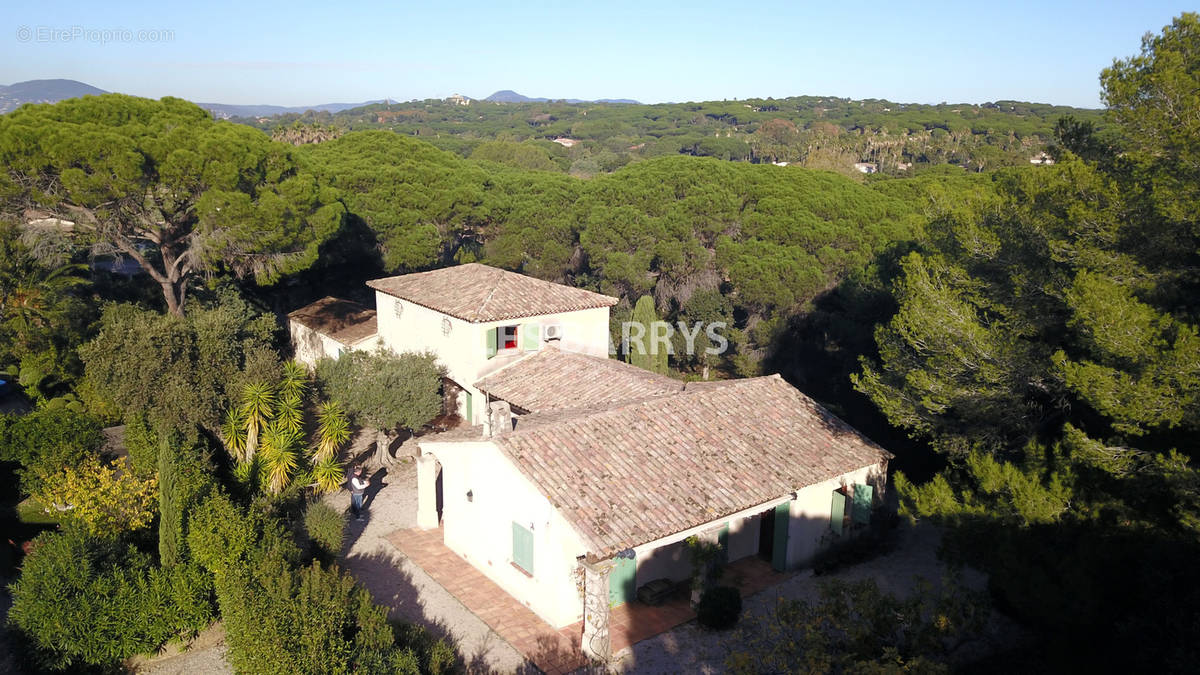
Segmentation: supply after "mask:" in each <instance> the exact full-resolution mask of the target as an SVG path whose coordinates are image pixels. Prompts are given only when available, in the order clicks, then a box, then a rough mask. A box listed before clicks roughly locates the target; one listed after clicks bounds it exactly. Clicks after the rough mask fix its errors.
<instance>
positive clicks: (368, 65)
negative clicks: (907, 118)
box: [0, 0, 1189, 107]
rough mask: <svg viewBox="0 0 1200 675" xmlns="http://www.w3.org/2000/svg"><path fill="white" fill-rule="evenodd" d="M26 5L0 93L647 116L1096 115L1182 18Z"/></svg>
mask: <svg viewBox="0 0 1200 675" xmlns="http://www.w3.org/2000/svg"><path fill="white" fill-rule="evenodd" d="M16 4H17V3H12V4H11V5H10V6H9V7H7V8H6V9H5V10H4V12H3V13H2V14H3V16H2V17H0V23H2V24H4V25H2V26H0V84H12V83H13V82H18V81H22V80H30V79H43V78H60V77H61V78H68V79H75V80H81V81H83V82H87V83H88V84H92V85H95V86H97V87H100V88H102V89H107V90H110V91H121V92H125V93H129V94H136V95H139V96H149V97H154V98H157V97H160V96H166V95H173V96H181V97H183V98H187V99H191V100H193V101H203V102H217V103H247V104H248V103H271V104H279V105H315V104H319V103H327V102H357V101H363V100H368V99H379V98H383V97H390V98H393V99H398V100H408V99H413V98H434V97H438V98H440V97H445V96H448V95H450V94H452V93H456V92H457V93H463V94H466V95H467V96H472V97H484V96H487V95H488V94H491V93H492V92H493V91H496V90H498V89H513V90H515V91H518V92H520V93H522V94H525V95H527V96H550V97H555V98H560V97H561V98H584V99H591V98H617V97H621V98H635V99H638V100H640V101H644V102H659V101H701V100H714V99H717V100H719V99H726V98H728V99H733V98H747V97H767V96H774V97H782V96H793V95H801V94H813V95H834V96H846V97H851V98H886V99H890V100H893V101H900V102H920V103H938V102H941V101H948V102H973V103H977V102H983V101H994V100H999V99H1017V100H1026V101H1037V102H1048V103H1057V104H1064V105H1075V106H1085V107H1098V106H1099V105H1100V97H1099V83H1098V79H1097V78H1098V75H1099V73H1100V70H1101V69H1103V68H1105V67H1107V66H1108V65H1110V64H1111V63H1112V60H1113V59H1114V58H1116V57H1126V56H1131V55H1133V54H1135V53H1137V51H1138V49H1139V44H1140V39H1141V36H1142V35H1143V34H1144V33H1146V32H1147V31H1151V32H1158V31H1160V30H1161V29H1162V27H1163V26H1165V25H1167V24H1168V23H1170V21H1171V19H1172V18H1173V17H1175V16H1177V15H1179V14H1180V13H1182V12H1183V11H1186V10H1188V9H1189V8H1188V7H1187V6H1185V5H1183V4H1181V3H1179V2H1170V3H1168V2H1158V1H1156V0H1146V1H1137V0H1125V1H1124V2H1080V1H1065V0H1064V1H1059V2H1055V1H1054V0H1047V2H1044V3H1042V2H1015V1H1014V2H989V3H979V2H970V1H969V0H968V1H967V2H962V1H959V2H941V1H928V2H922V3H901V2H894V1H893V2H880V3H874V2H866V1H860V2H845V1H842V2H838V1H836V0H832V1H831V0H823V1H821V2H806V1H801V0H798V1H793V2H776V1H771V2H754V1H752V0H751V1H743V2H730V1H729V0H725V1H723V2H707V1H706V0H696V1H693V2H653V1H651V0H643V1H641V2H625V1H624V0H602V1H600V2H520V3H515V2H504V1H501V0H492V1H488V0H466V1H462V2H456V3H438V2H436V0H435V1H432V2H431V1H429V0H426V1H425V2H420V3H410V2H369V1H363V0H360V1H358V2H351V3H346V4H345V5H344V6H339V5H340V4H341V3H338V2H331V1H329V0H326V1H325V2H319V3H307V2H289V3H278V4H277V3H270V2H264V1H258V2H256V1H254V0H249V1H246V0H243V1H242V2H225V1H223V0H212V1H209V2H205V3H186V4H181V5H180V6H177V7H172V6H170V5H171V4H173V3H171V2H169V0H168V2H163V1H162V0H155V1H154V2H124V3H119V2H96V1H95V0H89V1H88V2H55V1H53V0H51V1H46V0H42V1H40V2H36V3H33V2H29V3H20V4H19V5H17V6H12V5H16ZM106 30H108V31H120V30H124V31H128V33H125V34H121V33H119V32H114V33H111V34H109V35H107V36H106V35H105V34H104V33H103V32H102V31H106ZM140 31H170V34H169V35H167V36H166V38H165V39H164V38H163V37H161V36H159V37H157V38H156V37H155V36H154V35H153V34H150V35H148V36H146V38H144V39H143V38H141V37H139V32H140ZM106 40H107V41H106Z"/></svg>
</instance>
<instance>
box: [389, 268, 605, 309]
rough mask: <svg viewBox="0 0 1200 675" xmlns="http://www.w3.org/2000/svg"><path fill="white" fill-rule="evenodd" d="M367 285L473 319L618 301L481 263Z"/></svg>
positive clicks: (588, 306)
mask: <svg viewBox="0 0 1200 675" xmlns="http://www.w3.org/2000/svg"><path fill="white" fill-rule="evenodd" d="M367 285H368V286H370V287H371V288H374V289H375V290H377V291H381V292H383V293H387V294H388V295H394V296H396V297H398V298H402V299H404V300H408V301H409V302H415V303H416V304H418V305H421V306H424V307H428V308H430V309H433V310H437V311H439V312H442V313H443V314H449V315H450V316H454V317H458V318H460V319H463V320H465V321H470V322H472V323H480V322H485V321H500V320H503V319H518V318H521V317H526V316H541V315H544V314H556V313H558V312H571V311H575V310H580V309H592V308H595V307H611V306H612V305H614V304H616V302H617V299H616V298H613V297H609V296H607V295H601V294H599V293H593V292H591V291H587V290H584V289H582V288H575V287H573V286H564V285H562V284H555V283H551V282H549V281H542V280H541V279H535V278H533V277H527V276H525V275H524V274H517V273H516V272H509V271H506V270H502V269H498V268H496V267H489V266H487V265H483V264H480V263H468V264H466V265H457V266H455V267H446V268H444V269H440V270H433V271H431V272H417V273H415V274H404V275H401V276H398V277H387V278H385V279H375V280H372V281H368V282H367Z"/></svg>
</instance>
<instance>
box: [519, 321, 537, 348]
mask: <svg viewBox="0 0 1200 675" xmlns="http://www.w3.org/2000/svg"><path fill="white" fill-rule="evenodd" d="M541 328H542V327H541V324H536V323H527V324H525V325H524V326H521V349H523V350H524V351H527V352H532V351H534V350H536V349H537V348H538V347H540V346H541V342H542V331H541Z"/></svg>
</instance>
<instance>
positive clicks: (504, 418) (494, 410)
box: [485, 401, 513, 438]
mask: <svg viewBox="0 0 1200 675" xmlns="http://www.w3.org/2000/svg"><path fill="white" fill-rule="evenodd" d="M512 429H513V414H512V407H511V406H510V405H508V401H492V404H491V406H489V407H488V420H487V428H486V429H485V431H486V433H487V436H488V437H489V438H491V437H493V436H499V435H500V434H502V433H504V432H506V431H512Z"/></svg>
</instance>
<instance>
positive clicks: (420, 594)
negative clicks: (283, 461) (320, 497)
mask: <svg viewBox="0 0 1200 675" xmlns="http://www.w3.org/2000/svg"><path fill="white" fill-rule="evenodd" d="M401 454H403V451H400V452H397V455H401ZM368 472H369V473H370V469H369V468H368ZM381 474H382V472H380V473H371V487H370V488H368V490H367V502H366V508H367V514H368V517H367V520H366V522H357V521H355V520H353V519H351V521H350V527H349V528H348V530H347V541H346V547H345V549H344V550H343V553H342V565H343V566H344V567H345V568H346V569H347V570H349V571H350V573H351V574H353V575H354V577H355V579H357V580H358V582H359V583H360V584H362V585H363V586H365V587H366V588H367V589H368V590H369V591H371V595H372V596H374V598H375V602H377V603H379V604H381V605H384V606H386V607H388V608H389V609H390V612H389V615H390V616H391V617H392V618H396V619H403V620H405V621H409V622H412V623H416V624H419V625H421V626H424V627H426V628H427V629H429V630H430V631H431V632H433V634H434V635H437V636H439V637H444V638H447V639H448V641H449V642H451V643H452V644H453V646H455V647H456V648H457V650H458V653H459V654H461V655H462V657H463V659H464V661H465V662H466V668H467V671H468V672H470V673H492V672H505V673H507V672H513V671H516V670H524V669H525V668H526V664H525V659H524V657H522V656H521V654H520V652H518V651H517V650H515V649H513V647H512V646H511V645H509V644H508V643H507V642H505V641H504V640H503V639H501V638H500V636H499V635H497V634H496V633H495V632H494V631H492V629H491V628H489V627H488V626H487V624H485V623H484V622H483V620H481V619H480V618H479V617H477V616H475V615H474V614H472V613H471V612H470V610H468V609H467V608H466V607H464V606H463V605H462V603H460V602H459V601H458V600H457V599H456V598H455V597H454V596H453V595H450V593H448V592H447V591H446V589H444V588H442V587H441V586H440V585H439V584H438V583H437V582H435V581H434V580H433V579H432V578H431V577H430V576H429V575H428V574H426V573H425V572H424V570H422V569H421V568H420V567H417V566H416V565H415V564H413V563H412V562H410V561H409V560H408V559H407V558H405V557H404V556H403V555H402V554H401V553H400V552H399V551H397V550H396V547H394V546H392V545H391V544H390V543H388V542H387V541H386V540H385V539H384V537H385V536H386V535H388V534H391V533H392V532H395V531H396V530H401V529H408V528H412V527H416V525H417V471H416V464H415V463H414V462H413V461H412V460H410V459H400V460H398V461H397V462H396V463H395V464H393V465H392V467H391V468H389V469H388V470H387V471H386V475H381ZM385 482H386V483H387V485H386V487H385V486H383V483H385ZM326 501H328V502H329V503H330V504H331V505H333V506H335V507H337V508H348V507H349V504H350V495H349V493H347V492H345V491H342V492H339V493H336V494H334V495H330V496H329V497H327V498H326Z"/></svg>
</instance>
